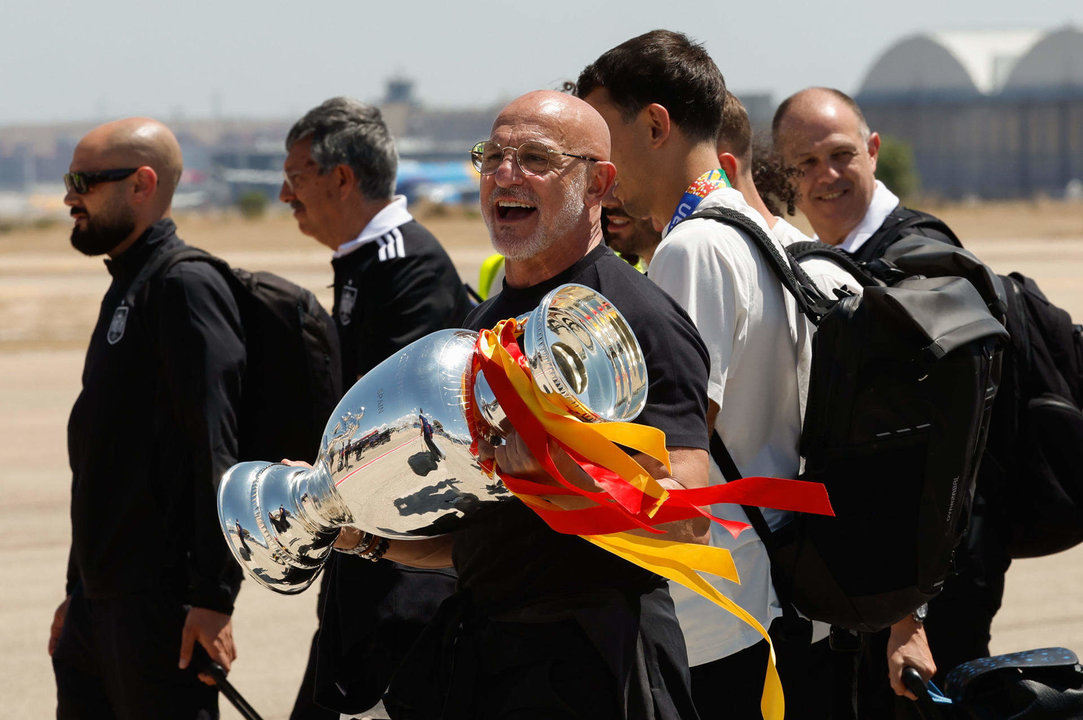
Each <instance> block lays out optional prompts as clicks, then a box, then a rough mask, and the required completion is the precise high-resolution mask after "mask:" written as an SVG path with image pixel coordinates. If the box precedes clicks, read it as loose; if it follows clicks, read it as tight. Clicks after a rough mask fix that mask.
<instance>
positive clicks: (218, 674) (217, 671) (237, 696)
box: [203, 662, 263, 720]
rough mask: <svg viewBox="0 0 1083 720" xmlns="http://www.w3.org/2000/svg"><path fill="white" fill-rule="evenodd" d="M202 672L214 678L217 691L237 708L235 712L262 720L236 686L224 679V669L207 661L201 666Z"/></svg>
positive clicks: (251, 718) (249, 718)
mask: <svg viewBox="0 0 1083 720" xmlns="http://www.w3.org/2000/svg"><path fill="white" fill-rule="evenodd" d="M203 672H205V673H207V674H208V675H210V676H211V677H212V678H213V679H214V684H215V685H216V686H218V690H219V692H221V693H222V694H223V695H225V696H226V699H227V700H229V701H230V702H231V703H233V707H235V708H237V712H239V713H240V714H241V716H242V717H243V718H244V719H245V720H263V718H261V717H260V716H259V713H257V712H256V710H255V708H253V707H252V706H251V705H249V704H248V701H247V700H245V699H244V697H243V696H242V695H241V693H239V692H238V691H237V688H235V687H233V685H232V684H231V683H230V682H229V680H227V679H226V671H225V670H224V669H223V668H222V666H221V665H219V664H218V663H216V662H210V663H207V666H206V667H205V668H203Z"/></svg>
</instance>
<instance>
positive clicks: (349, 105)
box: [286, 97, 399, 200]
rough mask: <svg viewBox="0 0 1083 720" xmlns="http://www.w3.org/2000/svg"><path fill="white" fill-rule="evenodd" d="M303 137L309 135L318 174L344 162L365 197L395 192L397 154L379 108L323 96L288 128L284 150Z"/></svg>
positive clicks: (384, 197) (382, 196)
mask: <svg viewBox="0 0 1083 720" xmlns="http://www.w3.org/2000/svg"><path fill="white" fill-rule="evenodd" d="M306 138H311V139H312V150H311V153H312V160H313V161H314V162H315V163H316V166H317V167H318V168H319V171H320V174H324V173H328V172H330V171H331V170H333V169H334V168H336V167H338V166H339V165H346V166H347V167H349V168H350V169H351V170H353V173H354V176H355V177H356V178H357V184H358V188H359V189H360V190H361V194H362V195H363V196H364V197H366V198H368V199H369V200H388V199H390V198H391V197H393V196H394V194H395V176H396V174H397V172H398V168H399V155H398V152H397V151H396V150H395V141H394V140H393V139H392V138H391V133H390V132H389V131H388V129H387V125H386V124H385V123H384V119H383V116H382V115H380V110H379V109H378V108H375V107H373V106H372V105H367V104H365V103H363V102H359V101H357V100H354V99H352V98H346V97H336V98H331V99H330V100H326V101H324V102H323V103H321V104H320V105H318V106H316V107H314V108H312V109H311V110H309V111H308V112H307V113H305V116H304V117H303V118H301V119H300V120H298V121H297V122H296V123H295V124H294V126H293V127H292V128H290V132H289V134H288V135H287V136H286V151H287V152H289V150H290V149H291V148H292V147H293V146H294V145H295V144H296V143H298V142H300V141H301V140H304V139H306Z"/></svg>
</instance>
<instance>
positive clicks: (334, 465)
mask: <svg viewBox="0 0 1083 720" xmlns="http://www.w3.org/2000/svg"><path fill="white" fill-rule="evenodd" d="M518 320H519V322H520V323H521V326H522V328H523V337H522V339H521V345H522V349H523V354H524V355H525V357H526V358H527V360H528V362H529V368H530V371H531V374H532V377H533V380H534V383H535V384H536V385H537V386H538V388H539V389H541V390H542V391H543V392H545V393H556V394H559V395H560V396H562V397H563V398H564V399H565V400H566V401H567V404H568V406H569V407H570V408H571V410H572V412H573V413H574V414H575V415H577V416H578V417H579V418H580V419H582V420H584V421H586V422H597V421H627V420H632V419H633V418H635V417H636V416H637V415H638V414H639V412H640V411H641V410H642V409H643V405H644V403H645V402H646V398H647V372H646V366H645V364H644V361H643V353H642V350H641V349H640V347H639V343H638V342H637V341H636V339H635V336H634V335H633V334H632V331H631V329H630V328H629V327H628V323H627V322H626V321H625V319H624V318H623V317H622V316H621V314H620V313H619V312H618V311H617V310H616V308H614V307H613V306H612V305H611V304H610V303H609V301H608V300H606V299H605V298H604V297H602V296H601V295H600V294H598V293H597V292H595V291H593V290H591V289H590V288H587V287H584V286H582V285H572V284H569V285H561V286H560V287H558V288H556V289H554V290H553V291H552V292H550V293H549V294H548V295H546V296H545V298H544V299H543V300H542V302H541V304H540V305H539V306H538V307H537V308H536V309H535V310H534V311H532V312H530V313H528V314H526V315H524V316H522V317H520V318H518ZM477 337H478V335H477V333H475V332H470V331H467V330H442V331H440V332H435V333H433V334H431V335H428V336H426V337H424V338H422V339H420V340H418V341H416V342H414V343H412V344H410V345H408V346H407V347H405V348H403V349H402V350H401V351H399V352H398V353H396V354H395V355H392V356H391V357H389V358H388V359H387V360H385V361H384V362H382V363H380V364H379V365H378V366H376V367H375V368H373V369H372V371H370V372H369V373H367V374H366V375H365V376H364V377H362V378H361V379H360V380H358V381H357V383H356V384H355V385H354V386H353V387H352V388H350V390H349V392H347V393H346V395H345V396H344V397H343V398H342V401H341V402H339V404H338V407H336V408H335V411H334V413H333V414H332V416H331V419H330V420H329V421H328V423H327V427H326V428H325V429H324V433H323V438H322V439H321V441H320V452H319V457H318V459H317V460H316V462H315V464H314V465H313V467H312V468H311V469H308V468H298V467H291V466H287V465H282V464H278V463H268V462H244V463H240V464H238V465H234V466H233V467H232V468H230V469H229V471H228V472H226V474H225V475H224V476H223V478H222V483H221V486H220V487H219V490H218V519H219V521H220V522H221V524H222V531H223V532H224V533H225V535H226V540H227V542H228V543H229V546H230V549H231V550H232V551H233V555H234V557H236V558H237V561H238V562H239V563H240V564H241V565H242V566H244V567H245V568H246V569H247V570H248V572H249V574H250V575H251V576H252V577H254V578H255V579H256V580H257V581H258V582H259V583H260V584H262V585H264V586H266V587H268V588H270V589H272V590H275V591H278V592H281V593H297V592H301V591H302V590H304V589H305V588H307V587H308V586H309V585H310V584H311V583H312V581H313V579H314V578H315V577H316V575H317V574H318V573H319V571H320V569H321V568H322V567H323V564H324V562H325V561H326V559H327V556H328V554H329V553H330V551H331V543H332V542H333V541H334V539H335V536H336V535H337V534H338V531H339V528H341V527H342V526H344V525H352V526H355V527H357V528H360V529H361V530H364V531H367V532H370V533H373V534H375V535H379V536H381V537H385V538H393V539H403V540H408V539H417V538H424V537H432V536H436V535H442V534H444V533H448V532H451V531H453V530H455V529H456V528H457V527H459V525H460V524H461V522H462V521H463V518H466V517H468V516H469V515H471V514H473V513H474V512H475V511H476V510H477V509H479V508H481V507H483V506H485V505H487V504H489V503H494V502H500V501H502V500H505V499H507V498H509V497H511V494H510V493H509V492H508V491H507V490H506V489H505V488H504V485H503V484H502V483H501V482H500V480H499V479H498V478H495V477H489V475H488V474H487V473H486V472H485V471H483V470H482V469H481V466H480V465H479V463H478V459H477V457H476V455H475V454H474V452H473V451H472V450H471V445H472V441H473V439H474V438H473V436H472V435H471V429H470V424H471V420H470V417H471V416H474V417H476V415H474V414H473V413H472V412H471V403H473V405H474V407H476V408H477V411H478V412H477V415H480V417H481V421H480V422H475V424H474V430H475V432H476V433H478V434H479V435H481V436H483V437H485V438H486V439H489V440H490V441H491V442H493V443H494V444H495V443H496V442H499V438H500V437H501V436H505V435H507V433H508V431H509V429H510V426H509V424H508V420H507V418H506V417H505V415H504V413H503V411H502V410H501V408H500V405H499V404H498V403H497V402H496V398H495V397H494V395H493V392H492V390H491V389H490V388H489V385H488V383H487V382H486V381H485V378H484V376H483V375H482V374H481V373H480V372H478V373H477V374H476V375H475V374H474V373H473V371H472V366H473V359H474V352H475V344H476V342H477Z"/></svg>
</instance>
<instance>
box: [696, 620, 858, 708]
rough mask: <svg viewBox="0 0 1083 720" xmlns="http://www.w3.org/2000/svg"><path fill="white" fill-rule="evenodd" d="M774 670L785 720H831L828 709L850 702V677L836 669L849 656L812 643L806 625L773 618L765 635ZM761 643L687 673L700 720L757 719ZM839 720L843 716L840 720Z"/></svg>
mask: <svg viewBox="0 0 1083 720" xmlns="http://www.w3.org/2000/svg"><path fill="white" fill-rule="evenodd" d="M768 633H769V634H770V636H771V642H772V643H774V646H775V667H776V668H777V669H778V674H779V678H780V679H781V681H782V690H783V693H784V694H785V697H786V720H831V719H832V718H836V717H837V716H836V715H835V714H834V708H836V707H837V706H839V705H840V704H841V705H846V704H847V703H848V702H849V698H850V695H851V693H850V679H851V677H852V673H851V672H848V671H846V669H845V668H844V669H843V670H842V671H840V666H845V665H847V664H849V663H852V662H853V660H852V657H853V656H852V655H850V654H841V653H838V652H835V651H833V650H831V648H830V647H829V646H828V641H827V640H826V639H825V640H821V641H820V642H818V643H812V623H810V622H809V621H807V620H803V619H801V618H798V617H796V616H795V617H792V618H777V619H776V620H775V621H774V622H773V623H771V627H770V628H769V629H768ZM767 657H768V650H767V642H766V641H762V640H761V641H760V642H758V643H756V644H755V645H752V646H751V647H748V648H745V649H744V650H741V651H740V652H736V653H734V654H733V655H730V656H728V657H724V658H720V659H718V660H715V661H713V662H709V663H705V664H703V665H698V666H696V667H694V668H692V697H693V699H694V700H695V702H696V710H697V711H698V712H699V716H700V717H701V718H702V719H703V720H711V719H712V718H726V719H727V720H728V719H729V718H753V719H754V720H758V719H759V718H762V717H763V714H762V712H761V711H760V697H761V695H762V694H763V681H764V676H765V673H766V671H767ZM844 717H845V716H844Z"/></svg>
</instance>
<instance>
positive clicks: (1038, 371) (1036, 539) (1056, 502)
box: [854, 205, 1083, 558]
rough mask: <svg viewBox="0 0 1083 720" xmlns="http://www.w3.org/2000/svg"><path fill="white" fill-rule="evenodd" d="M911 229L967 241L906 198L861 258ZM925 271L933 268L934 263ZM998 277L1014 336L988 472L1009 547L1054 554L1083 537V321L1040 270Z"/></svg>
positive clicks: (883, 251)
mask: <svg viewBox="0 0 1083 720" xmlns="http://www.w3.org/2000/svg"><path fill="white" fill-rule="evenodd" d="M912 235H920V236H923V237H932V238H933V239H937V240H941V241H943V242H945V243H950V244H952V245H956V246H961V245H960V242H959V239H958V237H956V235H955V233H954V232H952V230H951V228H949V227H948V226H947V225H946V224H944V222H943V221H941V220H940V219H938V218H937V217H935V216H933V215H929V214H928V213H924V212H921V211H918V210H912V209H910V208H905V207H902V206H901V205H900V206H899V207H897V208H895V209H894V210H893V211H892V212H891V213H890V214H889V215H888V217H887V219H886V220H885V221H884V223H883V224H882V225H881V226H880V228H879V229H878V230H877V231H876V232H875V233H874V234H873V235H872V236H871V237H870V238H869V239H868V240H867V241H866V242H865V244H864V245H862V246H861V247H860V248H858V250H857V252H856V253H855V254H854V259H855V260H858V261H859V262H860V261H866V262H868V263H871V264H872V265H870V268H872V267H875V263H876V259H877V258H879V257H881V256H884V257H885V258H887V259H889V260H891V259H892V258H893V256H894V255H895V254H896V253H895V251H894V250H893V249H892V248H893V247H894V245H895V243H897V242H899V241H900V240H902V239H903V238H905V237H907V236H912ZM929 248H930V251H934V250H935V246H932V245H930V246H929ZM922 271H923V272H925V274H931V273H930V272H928V266H925V269H924V270H922ZM999 277H1000V281H1001V283H1002V284H1003V287H1004V296H1005V297H1004V299H1005V303H1006V308H1005V310H1006V314H1007V321H1006V325H1007V328H1008V333H1009V334H1010V335H1011V342H1010V343H1009V344H1008V345H1007V346H1006V347H1005V349H1004V371H1003V374H1002V377H1001V386H1000V390H999V392H998V397H997V401H996V404H995V406H994V408H993V419H992V424H991V426H990V431H989V436H990V441H989V444H988V446H987V449H986V453H985V456H984V457H983V458H982V468H981V472H982V476H983V479H982V481H981V482H982V483H983V486H982V487H983V492H984V493H986V494H991V495H995V496H996V497H997V500H998V501H999V502H998V503H997V505H998V506H1000V507H1002V508H1004V512H1003V513H1002V515H1003V517H1002V522H1003V525H1004V526H1005V527H1006V528H1007V533H1008V537H1007V538H1006V543H1007V550H1008V552H1009V553H1010V555H1011V557H1014V558H1025V557H1038V556H1042V555H1051V554H1053V553H1057V552H1060V551H1062V550H1066V549H1068V548H1070V547H1073V546H1074V545H1077V544H1079V543H1080V542H1083V412H1081V411H1080V408H1083V327H1081V326H1080V325H1074V324H1073V323H1072V319H1071V316H1069V315H1068V313H1067V312H1065V311H1064V310H1062V309H1060V308H1058V307H1057V306H1055V305H1053V304H1052V303H1051V302H1049V300H1048V299H1047V298H1046V297H1045V295H1044V294H1043V293H1042V291H1041V289H1039V287H1038V284H1037V283H1036V282H1034V280H1032V279H1030V278H1028V277H1025V276H1023V275H1021V274H1019V273H1012V274H1010V275H1001V276H999Z"/></svg>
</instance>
